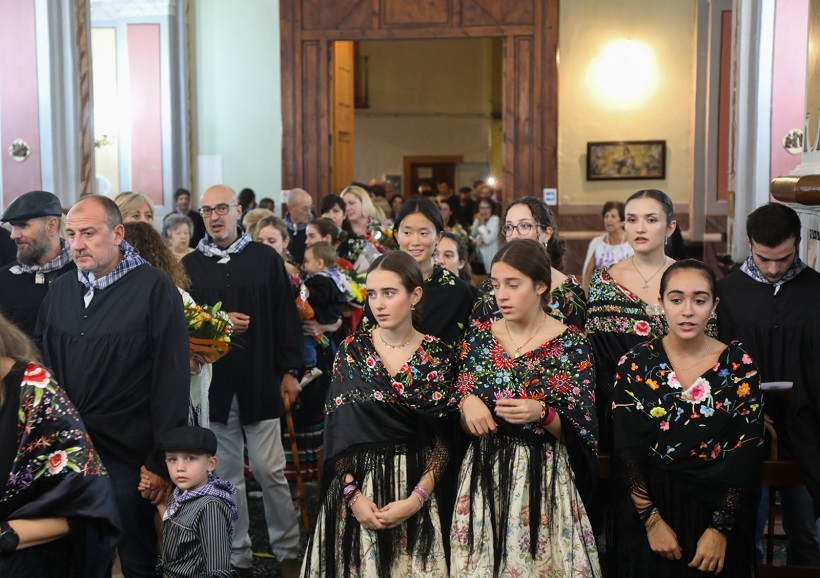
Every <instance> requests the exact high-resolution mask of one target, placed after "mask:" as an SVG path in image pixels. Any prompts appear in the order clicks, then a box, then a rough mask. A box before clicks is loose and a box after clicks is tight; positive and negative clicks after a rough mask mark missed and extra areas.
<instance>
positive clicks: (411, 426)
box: [302, 332, 454, 578]
mask: <svg viewBox="0 0 820 578" xmlns="http://www.w3.org/2000/svg"><path fill="white" fill-rule="evenodd" d="M453 378H454V364H453V358H452V352H451V349H450V348H449V347H448V346H447V345H446V344H444V343H443V342H442V341H440V340H439V339H438V338H436V337H433V336H430V335H425V336H424V338H423V340H422V344H421V346H420V347H419V348H418V349H417V350H416V351H415V352H414V353H413V354H412V355H411V356H410V358H409V359H408V360H407V362H405V364H404V365H403V366H402V367H401V368H400V369H399V371H398V373H396V374H395V375H390V374H389V372H388V371H387V369H386V368H385V366H384V364H383V362H382V360H381V357H380V356H379V354H378V352H377V351H376V349H375V347H374V346H373V339H372V333H370V332H359V333H356V334H354V335H352V336H350V337H348V338H347V339H346V340H345V341H344V342H343V343H342V344H341V345H340V347H339V351H338V353H337V355H336V362H335V364H334V367H333V377H332V380H331V384H330V389H329V391H328V396H327V401H326V403H325V415H326V417H325V442H324V453H325V464H324V471H325V479H324V481H323V487H324V488H326V490H325V492H324V495H323V496H322V505H321V508H320V510H319V514H318V519H317V522H316V528H315V530H314V532H313V536H312V537H311V538H310V540H309V542H308V545H307V551H306V554H305V560H304V563H303V569H302V574H303V576H354V577H358V576H360V577H362V578H369V577H371V576H391V577H407V578H410V577H413V576H421V575H425V576H429V577H431V578H435V577H446V576H448V570H447V563H446V556H445V554H444V542H443V538H442V528H441V521H440V519H439V509H438V503H437V492H438V490H435V491H434V492H433V494H431V496H430V500H429V501H428V502H427V503H426V504H425V506H424V507H423V508H422V510H421V511H420V512H419V513H417V514H415V515H414V516H411V517H410V518H409V519H408V520H407V521H405V522H404V523H402V524H401V525H399V526H397V527H396V528H392V529H385V530H369V529H366V528H363V527H362V526H361V525H360V524H359V523H358V522H357V521H356V519H355V518H354V517H353V515H352V514H351V511H350V509H348V508H347V507H346V504H345V502H344V500H343V499H342V490H343V487H344V485H345V484H344V483H342V478H343V477H344V476H345V475H346V474H351V475H352V476H353V478H354V479H355V480H356V481H357V482H358V484H359V486H360V488H361V491H362V493H363V494H364V495H365V496H367V497H368V498H369V499H370V500H371V501H373V503H375V504H376V505H377V506H378V507H383V506H385V505H387V504H388V503H390V502H393V501H396V500H401V499H404V498H407V497H408V496H409V495H410V493H411V492H412V490H413V488H414V487H415V485H416V484H417V483H418V482H419V480H420V479H421V477H422V476H423V475H424V474H425V473H426V472H432V473H433V475H434V476H435V478H436V480H440V479H441V477H442V474H443V473H444V471H445V470H446V468H447V465H448V460H449V451H448V449H447V439H446V436H445V433H446V432H447V429H448V427H449V425H450V420H449V419H448V418H449V417H450V416H451V414H452V412H451V411H450V409H449V408H448V401H449V399H450V394H451V387H452V381H453Z"/></svg>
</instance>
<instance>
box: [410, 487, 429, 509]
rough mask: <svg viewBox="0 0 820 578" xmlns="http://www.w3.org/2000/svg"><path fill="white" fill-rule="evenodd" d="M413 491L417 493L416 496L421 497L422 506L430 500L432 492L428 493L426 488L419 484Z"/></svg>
mask: <svg viewBox="0 0 820 578" xmlns="http://www.w3.org/2000/svg"><path fill="white" fill-rule="evenodd" d="M412 493H413V494H416V496H418V497H419V499H420V500H421V502H422V503H421V505H422V506H423V505H424V504H425V503H427V502H428V501H429V500H430V494H428V493H427V492H425V491H424V488H420V487H419V486H416V487H415V488H413V492H412Z"/></svg>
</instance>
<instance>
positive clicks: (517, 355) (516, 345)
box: [504, 313, 547, 357]
mask: <svg viewBox="0 0 820 578" xmlns="http://www.w3.org/2000/svg"><path fill="white" fill-rule="evenodd" d="M546 322H547V315H546V313H545V314H544V320H543V321H542V322H541V325H539V326H538V329H536V330H535V331H534V332H533V333H532V335H530V338H529V339H527V340H526V341H525V342H524V343H522V344H521V345H520V346H519V345H518V344H516V342H515V339H513V336H512V333H510V324H509V323H508V322H507V320H506V319H505V320H504V327H505V328H506V329H507V337H509V338H510V343H512V344H513V347H515V352H514V357H520V356H521V349H522V348H524V347H526V346H527V343H529V342H530V341H532V339H533V337H535V336H536V335H538V332H539V331H541V329H542V328H543V327H544V324H545V323H546Z"/></svg>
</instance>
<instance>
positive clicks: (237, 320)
mask: <svg viewBox="0 0 820 578" xmlns="http://www.w3.org/2000/svg"><path fill="white" fill-rule="evenodd" d="M228 319H230V320H231V323H232V324H233V325H232V326H231V334H232V335H242V334H243V333H245V332H246V331H247V330H248V325H250V324H251V318H250V316H248V315H245V314H244V313H236V312H231V313H228Z"/></svg>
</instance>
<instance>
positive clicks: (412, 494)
mask: <svg viewBox="0 0 820 578" xmlns="http://www.w3.org/2000/svg"><path fill="white" fill-rule="evenodd" d="M410 495H411V496H416V498H418V501H419V504H420V505H421V507H422V508H423V507H424V498H422V497H421V496H420V495H419V493H418V492H410Z"/></svg>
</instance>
